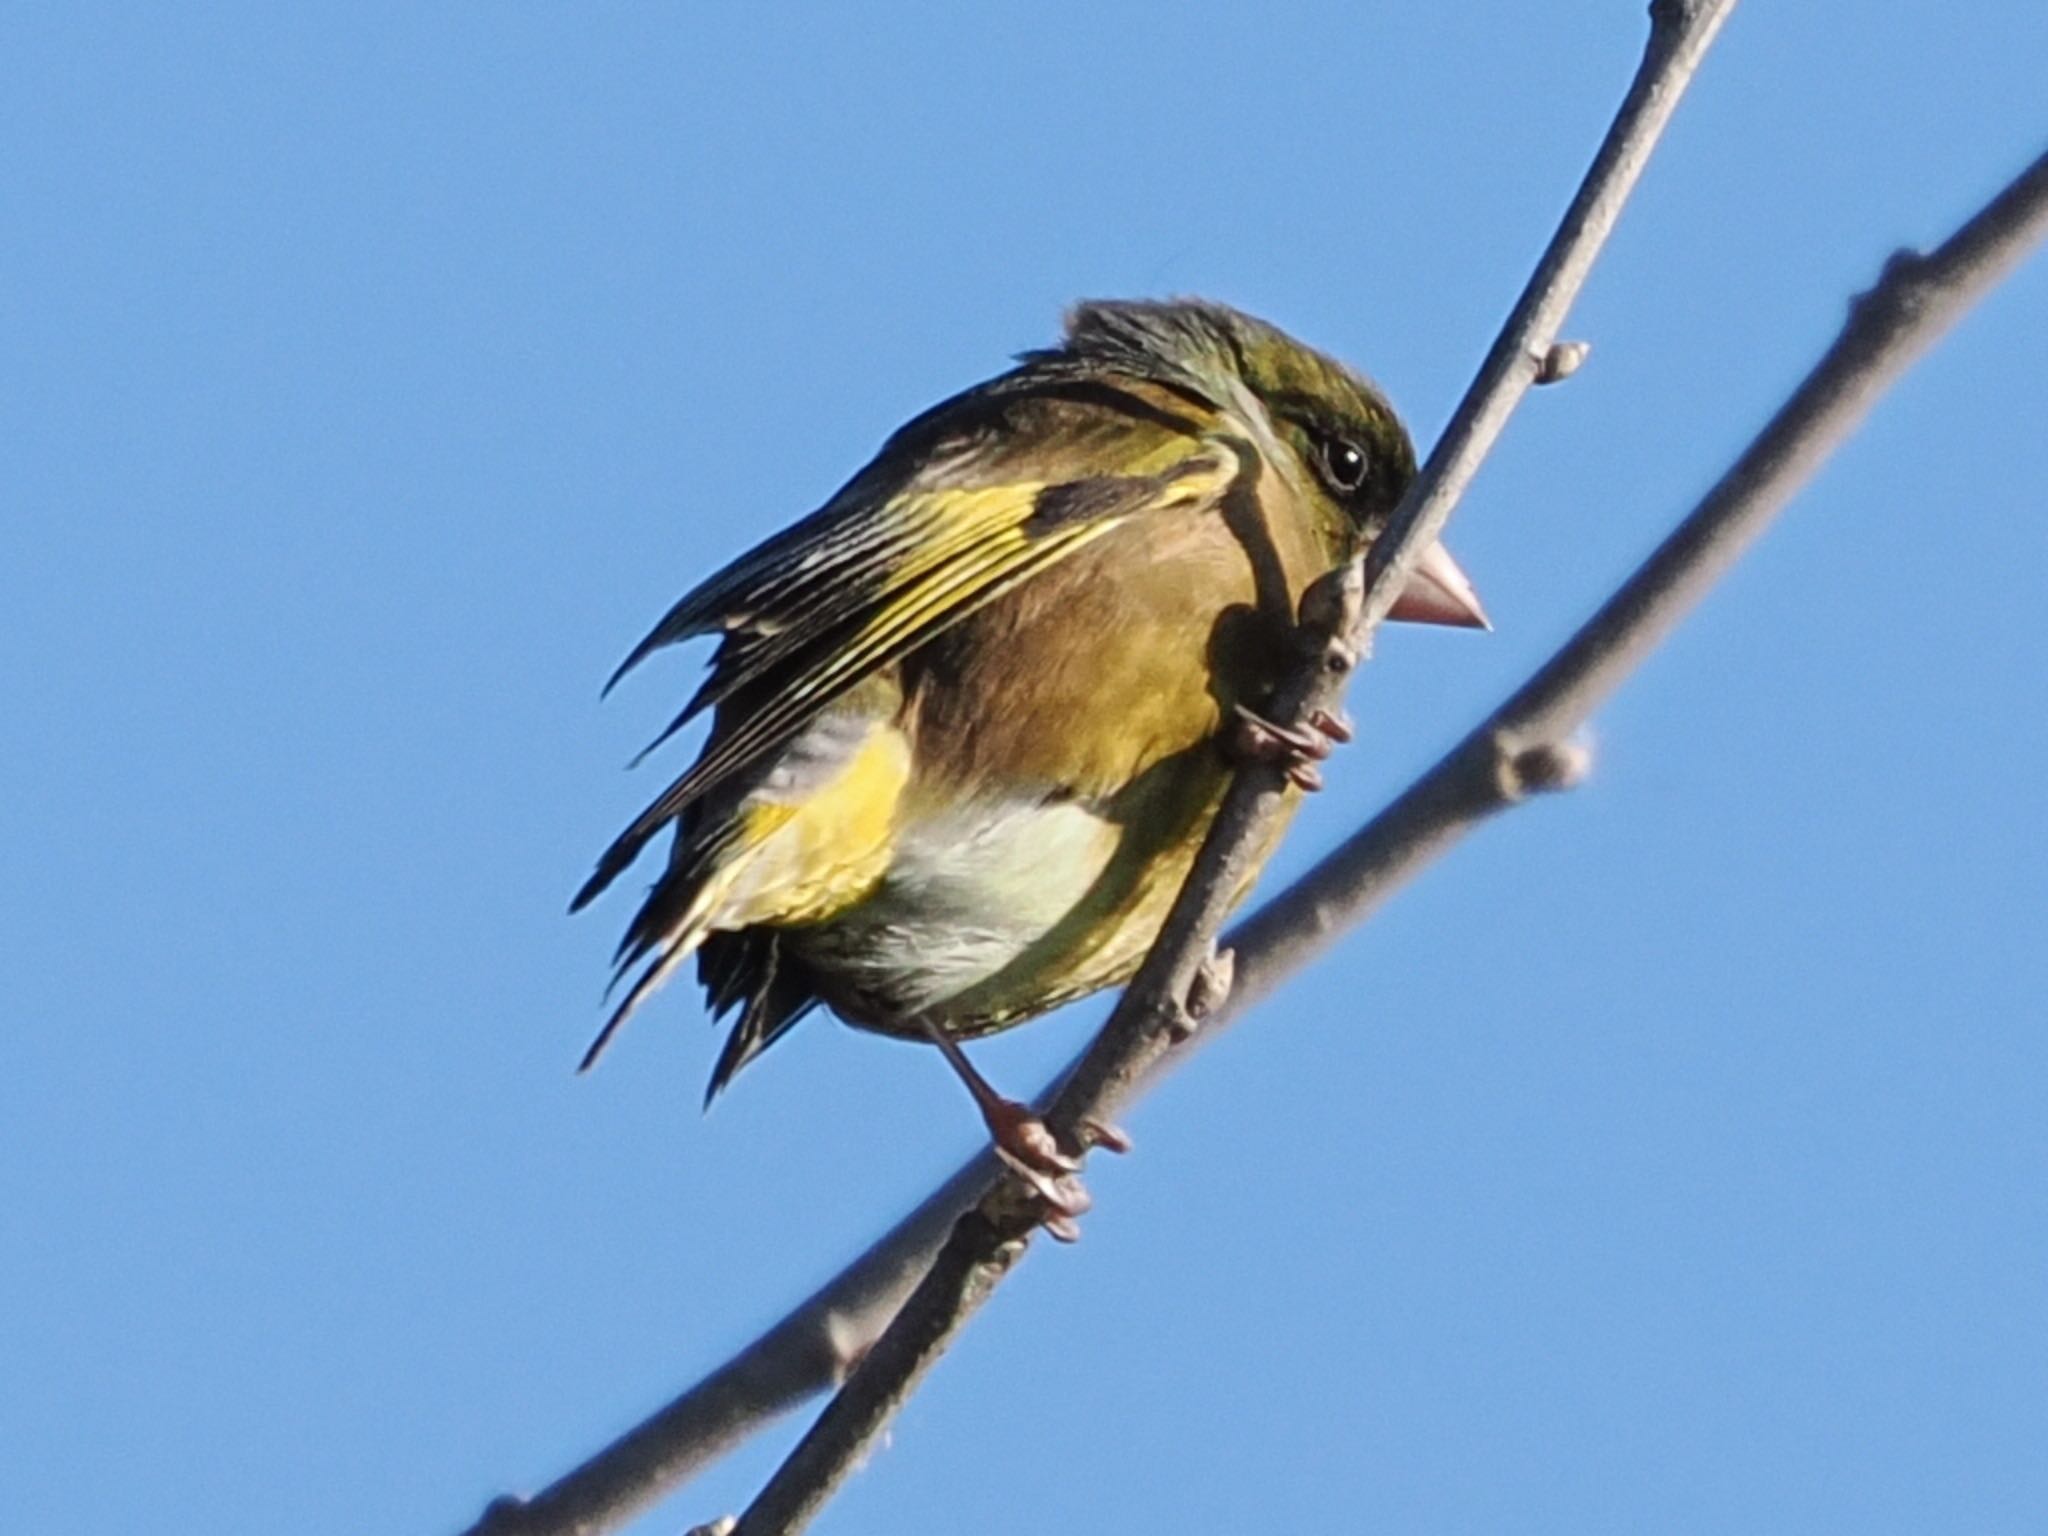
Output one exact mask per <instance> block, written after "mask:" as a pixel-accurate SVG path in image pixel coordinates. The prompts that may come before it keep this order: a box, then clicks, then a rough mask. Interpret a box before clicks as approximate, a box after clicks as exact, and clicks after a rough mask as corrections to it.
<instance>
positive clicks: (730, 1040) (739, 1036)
mask: <svg viewBox="0 0 2048 1536" xmlns="http://www.w3.org/2000/svg"><path fill="white" fill-rule="evenodd" d="M748 937H750V938H758V939H759V940H760V941H761V942H760V943H758V944H757V945H750V946H749V950H750V953H749V955H748V962H749V963H748V964H747V966H746V970H747V971H748V972H750V973H751V974H749V975H746V976H744V977H734V978H733V979H732V980H730V981H728V983H727V987H728V989H729V990H730V991H731V993H732V995H733V996H734V997H738V996H742V995H743V996H745V997H746V1000H747V1006H746V1011H745V1012H743V1013H742V1014H741V1015H740V1017H739V1022H737V1023H736V1024H734V1025H733V1027H732V1032H731V1033H730V1034H728V1035H727V1036H726V1037H725V1045H724V1048H723V1049H721V1050H720V1051H719V1053H718V1062H717V1064H716V1065H715V1066H713V1067H712V1069H711V1082H710V1084H709V1086H707V1087H706V1088H705V1090H704V1107H705V1108H706V1109H709V1108H710V1107H711V1101H712V1100H713V1099H715V1098H717V1097H718V1096H719V1094H720V1093H722V1092H724V1091H725V1086H726V1084H728V1083H730V1082H731V1081H732V1080H733V1075H734V1074H735V1073H737V1072H738V1071H739V1069H740V1068H741V1067H744V1066H745V1065H746V1064H747V1063H748V1062H750V1061H752V1060H753V1059H754V1058H755V1057H756V1056H758V1055H760V1054H761V1053H762V1052H763V1051H765V1050H767V1049H768V1047H769V1046H771V1045H773V1044H774V1043H775V1042H776V1041H777V1040H780V1039H781V1038H782V1037H783V1036H784V1035H785V1034H787V1033H788V1032H789V1030H790V1028H791V1026H793V1025H794V1024H795V1023H796V1021H797V1020H798V1019H801V1018H802V1017H803V1016H804V1015H805V1014H807V1013H809V1012H810V1011H811V1010H812V1009H813V1008H815V1007H817V1006H818V996H817V993H816V992H815V991H813V990H812V984H811V980H810V977H809V975H808V974H807V973H806V972H805V970H804V968H803V967H802V966H801V965H800V964H798V963H797V962H796V961H795V960H793V959H791V958H789V957H788V956H786V955H784V954H783V953H782V946H781V944H780V943H779V942H778V941H777V939H776V937H775V935H773V934H772V933H764V932H760V931H758V930H757V931H756V932H755V933H754V934H750V935H749V936H748ZM707 981H708V978H707ZM715 1000H716V995H715V994H714V1001H715Z"/></svg>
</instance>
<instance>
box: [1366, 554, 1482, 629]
mask: <svg viewBox="0 0 2048 1536" xmlns="http://www.w3.org/2000/svg"><path fill="white" fill-rule="evenodd" d="M1387 617H1388V618H1390V619H1396V620H1399V621H1401V622H1403V623H1407V624H1448V625H1451V626H1452V627H1453V628H1456V629H1491V628H1493V625H1492V624H1491V623H1489V622H1488V621H1487V617H1486V610H1485V609H1484V608H1482V607H1480V606H1479V594H1478V593H1477V592H1474V591H1473V590H1472V583H1471V581H1470V580H1469V579H1468V578H1467V577H1466V575H1465V573H1464V572H1463V571H1462V570H1460V569H1459V568H1458V562H1457V561H1455V560H1453V559H1452V558H1451V552H1450V551H1449V550H1447V549H1445V548H1444V547H1443V545H1441V544H1432V545H1430V546H1429V548H1428V549H1426V550H1425V551H1423V555H1422V558H1421V559H1420V560H1418V561H1416V563H1415V569H1414V571H1413V572H1412V573H1411V574H1410V575H1409V577H1408V585H1407V586H1406V587H1404V588H1402V590H1401V595H1400V596H1399V597H1397V598H1395V599H1394V606H1393V607H1391V608H1389V609H1388V610H1387Z"/></svg>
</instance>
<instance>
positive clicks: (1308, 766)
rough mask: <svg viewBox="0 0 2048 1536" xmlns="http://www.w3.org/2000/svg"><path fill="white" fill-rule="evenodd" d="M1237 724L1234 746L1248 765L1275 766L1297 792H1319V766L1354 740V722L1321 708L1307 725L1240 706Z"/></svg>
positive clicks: (1320, 776)
mask: <svg viewBox="0 0 2048 1536" xmlns="http://www.w3.org/2000/svg"><path fill="white" fill-rule="evenodd" d="M1236 715H1237V724H1236V728H1235V729H1234V730H1233V731H1232V733H1231V746H1232V748H1233V749H1234V750H1235V751H1236V752H1237V754H1238V756H1239V757H1240V758H1241V759H1243V760H1244V761H1247V762H1254V763H1273V764H1276V765H1278V766H1279V768H1280V770H1281V771H1282V772H1283V773H1285V774H1286V775H1287V780H1288V782H1289V783H1291V784H1293V785H1294V786H1295V787H1296V788H1297V789H1303V790H1310V791H1313V790H1318V789H1321V788H1322V787H1323V776H1322V774H1321V773H1320V772H1319V771H1318V770H1317V768H1316V764H1317V763H1319V762H1322V761H1323V760H1324V759H1325V758H1327V757H1328V756H1329V755H1330V754H1331V752H1333V751H1335V750H1336V748H1337V746H1338V744H1339V743H1341V742H1346V741H1349V740H1350V739H1351V736H1352V731H1351V722H1350V721H1349V720H1347V719H1346V718H1345V717H1344V715H1343V714H1342V713H1341V712H1333V711H1331V710H1327V709H1318V710H1316V711H1315V712H1314V713H1313V714H1311V715H1310V716H1309V718H1308V723H1307V724H1306V725H1303V726H1298V727H1297V726H1288V725H1281V724H1280V723H1278V722H1277V721H1274V720H1268V719H1267V718H1266V717H1265V716H1264V715H1261V714H1259V713H1258V712H1257V711H1256V710H1251V709H1247V708H1246V707H1245V706H1244V705H1242V704H1239V705H1237V706H1236Z"/></svg>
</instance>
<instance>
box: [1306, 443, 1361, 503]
mask: <svg viewBox="0 0 2048 1536" xmlns="http://www.w3.org/2000/svg"><path fill="white" fill-rule="evenodd" d="M1315 452H1316V468H1317V469H1318V470H1320V471H1321V472H1322V476H1323V483H1324V484H1325V485H1327V486H1329V488H1330V489H1331V490H1333V491H1335V492H1336V493H1337V494H1338V495H1339V496H1350V495H1353V494H1354V493H1356V492H1357V490H1358V488H1359V487H1360V486H1362V485H1364V484H1365V476H1366V471H1367V470H1368V469H1369V468H1370V467H1371V466H1370V465H1369V464H1367V462H1366V458H1365V450H1364V449H1363V448H1361V447H1359V446H1358V444H1356V443H1353V442H1347V441H1346V440H1345V439H1343V438H1341V437H1322V436H1318V437H1317V438H1316V440H1315Z"/></svg>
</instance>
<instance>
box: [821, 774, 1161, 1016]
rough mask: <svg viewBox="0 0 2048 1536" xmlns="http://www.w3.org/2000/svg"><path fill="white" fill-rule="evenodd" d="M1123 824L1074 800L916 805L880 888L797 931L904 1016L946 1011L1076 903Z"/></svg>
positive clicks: (839, 976) (851, 981) (858, 989)
mask: <svg viewBox="0 0 2048 1536" xmlns="http://www.w3.org/2000/svg"><path fill="white" fill-rule="evenodd" d="M1119 836H1120V833H1119V829H1118V828H1117V827H1115V826H1113V825H1112V824H1110V823H1109V822H1106V821H1104V820H1103V819H1102V818H1101V817H1100V816H1099V815H1097V814H1096V813H1095V812H1094V811H1093V810H1091V809H1090V808H1088V807H1087V806H1085V805H1082V804H1080V803H1078V802H1075V801H1060V802H1054V803H1047V802H1045V801H1040V800H1033V801H1023V800H1013V801H1007V802H995V803H993V804H992V803H990V802H988V801H981V802H978V803H975V804H972V805H966V806H961V807H959V808H958V809H956V810H952V811H949V812H943V813H941V814H939V815H936V816H924V817H919V818H918V819H917V822H916V825H915V826H914V828H910V829H907V830H906V832H905V833H904V834H903V835H901V836H899V839H898V841H897V844H896V846H895V847H894V848H893V849H892V856H891V859H890V864H889V871H888V873H887V874H886V875H885V876H884V877H883V879H882V883H881V885H880V886H879V887H878V888H877V889H876V891H875V892H874V894H873V895H872V896H870V897H868V898H867V899H865V900H864V901H862V902H861V903H860V905H859V906H858V907H856V908H854V909H853V910H851V911H848V912H844V913H841V914H839V915H837V916H835V917H834V918H833V919H832V920H831V921H830V922H829V923H827V924H825V925H822V926H820V927H816V928H810V929H804V930H798V931H797V932H796V933H792V935H791V939H792V941H793V942H794V943H795V945H796V947H797V950H798V952H799V953H800V954H804V955H807V956H812V957H815V958H816V959H817V960H818V961H819V962H820V963H821V966H822V968H824V969H826V970H829V971H830V972H831V973H832V975H833V977H834V980H835V982H836V983H843V984H844V985H845V986H847V987H849V988H850V989H851V990H852V991H853V992H855V993H857V994H859V995H861V996H862V997H863V998H864V999H868V1000H871V1001H872V1002H873V1003H874V1004H878V1005H880V1006H881V1007H882V1008H883V1009H884V1010H886V1011H887V1012H888V1013H890V1014H893V1015H895V1016H896V1017H898V1018H902V1019H906V1020H907V1019H908V1018H909V1017H911V1016H914V1015H916V1014H919V1013H924V1012H927V1011H932V1010H938V1011H941V1012H943V1011H944V1005H945V1004H946V1003H947V1002H948V1001H950V1000H951V999H954V998H957V997H959V996H960V995H961V994H963V993H965V992H968V991H971V990H972V989H973V988H975V987H977V986H979V985H981V984H982V983H983V982H986V981H987V980H988V979H989V978H991V977H992V976H995V975H996V974H997V973H998V972H1000V971H1001V970H1002V969H1003V968H1004V967H1005V966H1007V965H1010V964H1011V963H1012V962H1014V961H1015V960H1016V959H1017V958H1018V957H1019V956H1020V955H1022V954H1023V953H1024V951H1025V950H1026V949H1028V948H1029V947H1030V946H1031V945H1032V944H1033V943H1035V942H1036V941H1037V940H1038V939H1040V938H1042V937H1043V936H1044V935H1045V934H1046V933H1047V932H1048V931H1049V930H1050V929H1051V928H1052V927H1053V926H1054V925H1055V924H1057V923H1058V922H1059V921H1060V919H1061V918H1063V917H1065V916H1066V915H1067V914H1068V913H1069V912H1070V911H1072V910H1073V908H1074V907H1075V906H1077V905H1078V904H1079V903H1080V902H1081V900H1082V898H1083V897H1084V896H1085V895H1086V894H1087V892H1088V890H1089V888H1090V887H1091V886H1092V885H1093V884H1094V883H1095V881H1096V878H1097V877H1098V876H1099V875H1100V874H1101V873H1102V871H1103V868H1104V867H1105V866H1106V865H1107V864H1108V863H1109V860H1110V857H1111V855H1112V854H1114V853H1115V851H1116V846H1117V842H1118V839H1119ZM799 934H800V937H799ZM834 990H835V991H836V990H838V987H837V986H836V985H835V987H834Z"/></svg>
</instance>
